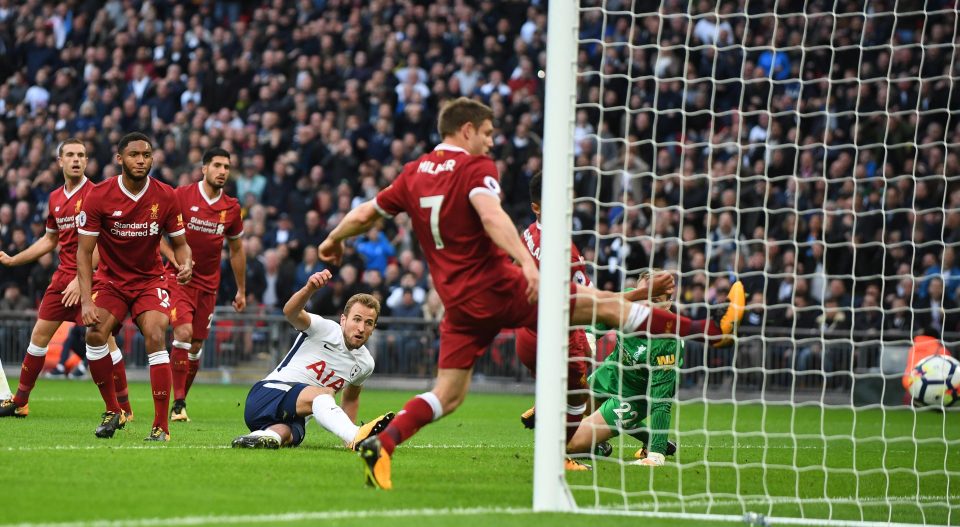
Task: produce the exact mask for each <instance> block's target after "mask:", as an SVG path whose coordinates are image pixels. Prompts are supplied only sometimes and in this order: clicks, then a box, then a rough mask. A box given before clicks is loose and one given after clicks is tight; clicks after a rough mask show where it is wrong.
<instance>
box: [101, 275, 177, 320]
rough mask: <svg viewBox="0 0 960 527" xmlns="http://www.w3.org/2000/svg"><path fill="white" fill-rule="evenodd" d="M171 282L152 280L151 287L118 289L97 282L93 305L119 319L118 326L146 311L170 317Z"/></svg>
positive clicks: (107, 283)
mask: <svg viewBox="0 0 960 527" xmlns="http://www.w3.org/2000/svg"><path fill="white" fill-rule="evenodd" d="M168 288H169V282H168V281H167V280H165V279H163V278H159V279H155V280H151V281H150V283H149V285H144V286H140V287H136V288H134V287H131V286H130V285H124V286H122V287H118V286H117V285H115V284H113V283H112V282H107V281H97V282H94V284H93V303H94V304H96V305H97V307H99V308H103V309H106V310H107V311H109V312H110V314H111V315H113V317H114V318H116V319H117V322H118V326H119V323H120V322H123V320H124V319H125V318H127V313H130V316H131V317H132V318H133V319H136V318H137V317H138V316H140V314H141V313H144V312H146V311H159V312H160V313H163V314H164V315H167V316H168V317H169V316H170V307H171V306H170V300H171V299H170V291H169V289H168Z"/></svg>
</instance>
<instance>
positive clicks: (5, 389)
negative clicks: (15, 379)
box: [0, 364, 13, 401]
mask: <svg viewBox="0 0 960 527" xmlns="http://www.w3.org/2000/svg"><path fill="white" fill-rule="evenodd" d="M12 397H13V394H12V393H10V385H9V384H7V374H5V373H3V364H0V400H3V401H6V400H7V399H10V398H12Z"/></svg>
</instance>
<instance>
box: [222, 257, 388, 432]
mask: <svg viewBox="0 0 960 527" xmlns="http://www.w3.org/2000/svg"><path fill="white" fill-rule="evenodd" d="M331 276H332V275H331V274H330V271H328V270H323V271H321V272H319V273H314V274H313V275H312V276H311V277H310V279H309V280H307V284H306V285H305V286H303V289H301V290H300V291H297V292H296V293H294V295H293V296H291V297H290V300H288V301H287V303H286V305H284V306H283V314H284V316H285V317H286V318H287V321H289V322H290V324H292V325H293V327H295V328H297V330H298V331H300V332H301V333H300V335H299V336H297V340H296V341H295V342H294V343H293V347H291V348H290V351H289V352H287V355H286V356H285V357H284V358H283V361H282V362H281V363H280V364H279V365H278V366H277V368H276V369H275V370H273V371H272V372H270V375H267V376H266V377H265V378H264V379H263V380H262V381H260V382H258V383H257V384H254V385H253V388H251V389H250V394H249V395H247V402H246V407H245V408H244V412H243V417H244V420H245V421H246V423H247V428H249V429H250V433H249V434H247V435H243V436H240V437H238V438H236V439H234V440H233V447H234V448H280V447H281V446H297V445H299V444H300V443H301V442H303V437H304V434H305V432H306V431H305V425H306V417H307V416H310V415H313V417H314V418H315V419H316V420H317V423H318V424H319V425H320V426H322V427H323V428H325V429H327V430H329V431H330V432H332V433H333V434H334V435H336V436H337V437H339V438H340V439H341V440H343V443H344V445H346V446H347V447H348V448H353V447H354V445H356V444H357V443H359V442H360V441H362V440H364V439H366V438H367V437H368V436H371V435H376V434H378V433H380V431H382V430H383V429H384V428H386V426H387V425H388V424H390V421H391V420H393V417H394V414H393V413H392V412H391V413H387V414H384V415H381V416H380V417H377V418H376V419H374V420H373V421H370V422H369V423H367V424H365V425H362V426H357V425H356V424H354V422H355V421H356V418H357V410H358V409H359V407H360V390H361V387H362V385H363V382H364V381H365V380H367V378H368V377H370V374H372V373H373V357H372V356H371V355H370V351H369V350H367V347H366V346H365V345H364V344H366V343H367V339H369V338H370V335H371V334H373V330H374V328H375V327H376V325H377V318H378V317H379V316H380V302H378V301H377V299H376V298H374V297H372V296H370V295H366V294H358V295H354V296H352V297H350V299H349V300H347V304H346V305H345V306H344V308H343V314H342V315H340V324H337V323H336V322H332V321H329V320H326V319H324V318H322V317H319V316H317V315H314V314H311V313H307V312H306V311H304V309H303V308H304V306H306V305H307V301H308V300H309V299H310V297H311V296H313V294H314V293H315V292H316V291H317V290H318V289H320V288H321V287H323V286H324V285H325V284H326V283H327V281H329V280H330V278H331ZM341 390H343V395H342V397H341V401H340V405H337V402H336V400H334V398H333V396H334V395H335V394H336V393H338V392H340V391H341Z"/></svg>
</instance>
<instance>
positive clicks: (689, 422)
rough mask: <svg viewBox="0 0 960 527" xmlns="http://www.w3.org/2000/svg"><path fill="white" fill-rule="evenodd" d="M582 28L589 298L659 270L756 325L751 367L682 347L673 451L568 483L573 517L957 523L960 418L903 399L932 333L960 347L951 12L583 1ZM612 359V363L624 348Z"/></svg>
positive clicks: (580, 236)
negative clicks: (912, 354) (910, 367)
mask: <svg viewBox="0 0 960 527" xmlns="http://www.w3.org/2000/svg"><path fill="white" fill-rule="evenodd" d="M578 20H579V32H578V35H579V39H578V47H577V51H578V55H577V57H576V69H577V74H576V103H575V110H574V119H575V124H574V137H573V140H572V143H571V146H572V148H573V158H574V168H573V179H572V183H571V184H572V186H573V195H574V200H573V202H572V210H571V214H572V217H573V232H572V234H573V240H574V243H575V245H577V246H578V247H579V248H580V250H581V252H582V253H583V255H584V257H585V260H586V262H587V263H588V267H589V268H590V271H591V273H590V274H591V275H592V279H593V282H594V284H595V285H596V287H598V288H600V289H605V290H611V291H619V290H622V289H624V288H627V287H631V286H633V285H634V284H635V282H636V280H637V278H638V276H639V275H640V273H641V272H642V271H644V270H646V269H649V268H659V269H664V270H667V271H669V272H672V273H674V275H675V277H676V280H677V293H676V295H675V297H674V304H673V309H674V310H675V311H677V312H679V313H681V314H683V315H685V316H688V317H691V318H695V319H703V318H707V317H710V316H714V315H715V312H716V311H719V310H721V308H722V304H723V302H724V301H725V297H726V292H727V291H728V289H729V288H730V286H731V283H732V282H733V281H736V280H741V281H742V282H743V284H744V286H745V289H746V292H747V301H748V307H747V313H746V315H745V317H744V320H743V323H742V326H741V329H740V331H739V336H738V338H737V342H736V344H735V345H734V346H732V347H728V348H711V347H705V346H703V345H701V344H699V343H698V342H696V339H686V341H685V351H684V353H683V360H682V366H680V367H679V368H678V369H679V376H678V378H677V381H676V399H675V401H674V403H673V406H672V412H671V420H670V425H669V430H667V432H668V436H669V439H670V440H671V441H675V442H677V443H678V444H679V450H678V451H677V453H676V454H675V455H674V456H671V457H667V458H666V459H667V461H666V464H665V465H664V466H660V467H655V468H651V467H648V466H642V465H635V464H634V462H635V461H636V460H637V459H636V458H635V453H636V451H637V450H639V449H640V448H641V447H642V446H644V444H643V443H642V442H641V440H639V439H637V437H635V436H636V435H637V434H630V433H622V434H619V435H617V436H616V437H614V438H612V439H611V440H610V444H611V445H612V447H613V452H612V455H610V456H609V457H604V456H601V455H598V454H586V455H583V456H580V458H579V459H580V460H581V461H583V462H585V463H588V464H590V465H593V467H594V470H593V471H589V472H567V474H566V482H567V485H568V487H569V489H570V490H571V492H572V494H573V496H574V499H575V501H576V503H577V506H578V507H579V508H580V509H593V508H596V509H604V510H609V509H619V510H626V511H636V512H638V513H644V512H647V513H654V514H664V513H666V514H679V515H687V514H711V515H727V516H730V515H744V514H748V513H756V514H759V515H764V516H766V517H775V518H779V519H782V518H786V519H803V520H804V521H811V522H817V521H827V522H842V521H847V522H862V521H875V522H904V523H919V524H956V523H957V522H960V415H956V414H957V413H958V412H955V411H950V410H949V409H948V410H947V411H945V412H941V411H931V410H925V409H916V408H914V407H912V406H911V405H910V404H908V403H909V398H908V396H907V395H906V392H905V390H904V387H903V386H902V384H901V376H902V375H903V372H904V369H905V367H906V363H907V358H908V354H909V351H910V349H911V347H912V346H914V345H915V344H917V345H919V342H920V340H919V337H918V335H921V334H923V335H925V336H926V337H927V338H931V339H934V340H933V341H934V342H942V343H943V344H944V345H945V347H946V349H947V350H948V351H953V352H954V353H956V351H957V349H958V342H957V341H958V337H957V333H956V331H957V329H958V321H960V313H958V311H957V302H958V294H960V263H958V262H957V261H956V259H955V246H956V243H957V241H958V238H960V178H958V174H960V158H958V154H960V144H958V142H960V128H958V123H957V121H956V120H955V119H954V116H955V115H956V111H957V109H958V108H960V93H955V90H956V89H957V87H956V86H957V85H956V83H955V81H956V80H957V76H958V72H960V64H958V63H957V53H956V44H955V42H956V40H957V36H958V33H957V26H956V24H957V13H956V11H955V9H954V5H953V3H952V2H947V1H927V2H920V1H902V0H901V1H896V0H890V1H876V2H873V1H871V2H863V1H837V2H802V1H786V0H739V1H720V2H713V1H707V0H702V1H699V2H697V1H691V2H683V1H679V0H669V1H664V2H653V1H643V0H606V1H599V0H579V3H578ZM548 81H549V75H548ZM548 89H549V82H548ZM548 184H549V183H548ZM597 341H598V342H597V356H596V357H595V359H594V363H593V366H594V367H596V366H598V365H599V364H601V361H602V360H603V359H604V358H605V357H607V356H608V355H609V354H611V353H613V354H616V353H618V350H617V342H616V334H613V333H606V334H603V333H600V334H598V335H597ZM634 370H636V368H634V369H631V368H628V367H624V368H622V377H623V378H624V379H626V378H627V377H628V376H629V375H630V374H631V373H635V371H634ZM620 396H621V397H625V398H627V399H629V397H627V396H625V395H624V394H620ZM615 397H616V395H615ZM646 399H647V400H646V402H647V403H649V404H648V405H647V407H648V408H649V407H650V406H652V405H653V404H654V403H655V402H656V401H655V400H654V399H655V398H654V396H653V394H652V393H650V389H649V388H648V391H647V393H646ZM600 402H601V401H600V400H597V401H596V404H600ZM621 417H622V416H621ZM650 421H651V420H650V419H648V420H647V421H646V423H645V424H646V426H648V427H649V426H651V425H650ZM634 431H635V430H634ZM653 432H656V430H653ZM648 446H649V445H648Z"/></svg>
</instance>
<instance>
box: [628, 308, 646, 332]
mask: <svg viewBox="0 0 960 527" xmlns="http://www.w3.org/2000/svg"><path fill="white" fill-rule="evenodd" d="M649 316H650V308H649V307H647V306H644V305H640V304H630V314H629V315H627V323H626V324H624V326H623V328H621V329H622V330H623V331H624V332H625V333H633V332H634V331H637V330H638V329H640V326H641V325H643V323H644V322H646V321H647V317H649Z"/></svg>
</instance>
